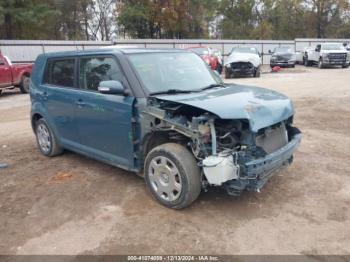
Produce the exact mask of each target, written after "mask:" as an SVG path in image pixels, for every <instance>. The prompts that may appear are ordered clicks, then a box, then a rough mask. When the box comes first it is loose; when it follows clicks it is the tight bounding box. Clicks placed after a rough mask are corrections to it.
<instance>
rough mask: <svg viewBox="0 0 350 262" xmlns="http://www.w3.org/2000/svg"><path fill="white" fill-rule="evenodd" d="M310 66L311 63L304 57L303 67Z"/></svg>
mask: <svg viewBox="0 0 350 262" xmlns="http://www.w3.org/2000/svg"><path fill="white" fill-rule="evenodd" d="M310 65H311V63H310V61H309V58H308V56H305V57H304V66H310Z"/></svg>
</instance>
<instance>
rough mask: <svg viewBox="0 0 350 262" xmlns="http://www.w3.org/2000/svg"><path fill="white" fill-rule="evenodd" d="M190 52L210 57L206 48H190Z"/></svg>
mask: <svg viewBox="0 0 350 262" xmlns="http://www.w3.org/2000/svg"><path fill="white" fill-rule="evenodd" d="M188 50H190V51H192V52H195V53H196V54H198V55H208V54H209V51H208V48H206V47H198V48H190V49H188Z"/></svg>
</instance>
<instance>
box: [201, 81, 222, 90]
mask: <svg viewBox="0 0 350 262" xmlns="http://www.w3.org/2000/svg"><path fill="white" fill-rule="evenodd" d="M215 87H226V86H225V84H223V83H219V84H211V85H208V86H205V87H203V88H201V90H208V89H212V88H215Z"/></svg>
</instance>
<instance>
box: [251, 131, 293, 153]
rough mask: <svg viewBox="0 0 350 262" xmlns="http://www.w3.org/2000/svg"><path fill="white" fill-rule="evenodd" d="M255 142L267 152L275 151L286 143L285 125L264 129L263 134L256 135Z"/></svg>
mask: <svg viewBox="0 0 350 262" xmlns="http://www.w3.org/2000/svg"><path fill="white" fill-rule="evenodd" d="M255 143H256V145H257V146H259V147H261V148H262V149H264V151H265V152H266V153H267V154H270V153H272V152H275V151H276V150H278V149H280V148H281V147H283V146H285V145H286V144H287V143H288V134H287V130H286V126H285V125H284V124H281V125H280V126H278V127H275V128H267V129H265V130H264V133H263V134H261V135H258V136H257V137H256V140H255Z"/></svg>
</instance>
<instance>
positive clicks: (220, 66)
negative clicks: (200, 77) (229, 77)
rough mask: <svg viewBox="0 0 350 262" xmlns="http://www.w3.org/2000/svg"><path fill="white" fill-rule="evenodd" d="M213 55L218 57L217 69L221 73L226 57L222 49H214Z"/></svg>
mask: <svg viewBox="0 0 350 262" xmlns="http://www.w3.org/2000/svg"><path fill="white" fill-rule="evenodd" d="M213 55H214V56H215V57H216V58H217V59H218V67H217V70H216V71H217V72H218V73H219V74H220V75H221V73H222V69H223V68H224V59H223V57H222V54H221V51H220V50H218V49H213Z"/></svg>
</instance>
